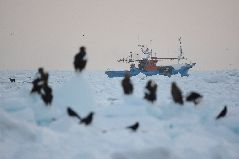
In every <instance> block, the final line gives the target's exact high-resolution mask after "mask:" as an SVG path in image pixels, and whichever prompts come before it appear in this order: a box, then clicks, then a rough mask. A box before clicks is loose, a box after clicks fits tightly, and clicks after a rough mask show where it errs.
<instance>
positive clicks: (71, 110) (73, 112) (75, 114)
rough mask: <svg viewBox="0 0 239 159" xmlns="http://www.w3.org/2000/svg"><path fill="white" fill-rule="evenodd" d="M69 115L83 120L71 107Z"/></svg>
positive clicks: (68, 109)
mask: <svg viewBox="0 0 239 159" xmlns="http://www.w3.org/2000/svg"><path fill="white" fill-rule="evenodd" d="M67 114H68V115H69V116H71V117H77V118H78V119H80V120H81V117H80V116H79V115H78V114H77V113H76V112H75V111H74V110H73V109H71V108H70V107H67Z"/></svg>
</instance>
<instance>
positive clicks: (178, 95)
mask: <svg viewBox="0 0 239 159" xmlns="http://www.w3.org/2000/svg"><path fill="white" fill-rule="evenodd" d="M171 94H172V96H173V101H174V102H175V103H179V104H181V105H183V96H182V92H181V90H180V89H179V88H178V86H177V85H176V83H175V82H173V83H172V86H171Z"/></svg>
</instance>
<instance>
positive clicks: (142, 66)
mask: <svg viewBox="0 0 239 159" xmlns="http://www.w3.org/2000/svg"><path fill="white" fill-rule="evenodd" d="M178 41H179V55H178V57H164V58H161V57H157V56H156V53H155V56H153V50H152V49H149V48H148V47H146V46H145V45H138V47H139V48H140V53H141V54H143V55H144V57H143V58H138V59H134V58H133V55H132V52H130V55H129V56H128V57H127V58H122V59H119V60H118V62H123V63H128V64H129V65H130V68H129V70H122V71H111V70H107V71H105V74H106V75H107V76H108V77H109V78H113V77H124V76H125V74H126V73H127V74H128V75H130V76H136V75H138V74H140V73H142V74H144V75H146V76H152V75H164V76H168V77H171V76H172V75H176V74H180V75H181V77H183V76H189V74H188V71H189V69H190V68H192V67H194V66H195V65H196V63H192V62H189V60H188V59H187V58H185V57H184V55H183V50H182V41H181V37H180V38H178ZM137 55H139V54H137ZM163 60H169V61H174V60H177V64H171V65H157V63H158V62H159V61H163ZM181 61H186V62H184V63H182V62H181ZM136 64H137V66H136Z"/></svg>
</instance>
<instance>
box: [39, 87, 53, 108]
mask: <svg viewBox="0 0 239 159" xmlns="http://www.w3.org/2000/svg"><path fill="white" fill-rule="evenodd" d="M42 90H43V91H42V92H41V97H42V100H43V101H44V102H45V104H46V105H49V104H51V102H52V99H53V95H52V89H51V87H49V86H48V84H47V83H44V84H43V86H42Z"/></svg>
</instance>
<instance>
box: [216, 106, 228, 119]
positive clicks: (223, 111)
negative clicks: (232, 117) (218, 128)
mask: <svg viewBox="0 0 239 159" xmlns="http://www.w3.org/2000/svg"><path fill="white" fill-rule="evenodd" d="M226 115H227V106H225V107H224V108H223V110H222V111H221V112H220V113H219V114H218V115H217V117H216V119H220V118H222V117H225V116H226Z"/></svg>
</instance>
